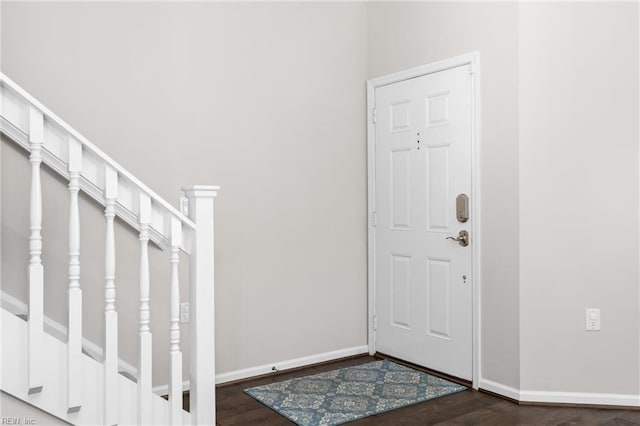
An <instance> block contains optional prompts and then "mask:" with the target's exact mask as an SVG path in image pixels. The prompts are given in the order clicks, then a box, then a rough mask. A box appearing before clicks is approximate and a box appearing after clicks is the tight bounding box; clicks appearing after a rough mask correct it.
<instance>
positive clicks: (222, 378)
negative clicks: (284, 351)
mask: <svg viewBox="0 0 640 426" xmlns="http://www.w3.org/2000/svg"><path fill="white" fill-rule="evenodd" d="M368 352H369V348H368V346H367V345H362V346H355V347H352V348H346V349H339V350H337V351H331V352H325V353H321V354H316V355H309V356H305V357H301V358H295V359H290V360H287V361H277V362H273V363H270V364H265V365H260V366H258V367H250V368H243V369H242V370H236V371H229V372H227V373H222V374H218V375H216V384H221V383H226V382H232V381H234V380H241V379H246V378H249V377H254V376H260V375H263V374H268V373H272V372H273V367H275V368H276V370H278V371H282V370H289V369H291V368H297V367H304V366H307V365H311V364H317V363H320V362H325V361H332V360H334V359H339V358H345V357H348V356H353V355H364V354H367V353H368Z"/></svg>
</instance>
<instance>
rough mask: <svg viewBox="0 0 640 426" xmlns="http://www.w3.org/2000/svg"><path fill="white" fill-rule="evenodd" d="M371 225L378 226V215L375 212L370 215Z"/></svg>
mask: <svg viewBox="0 0 640 426" xmlns="http://www.w3.org/2000/svg"><path fill="white" fill-rule="evenodd" d="M371 224H372V225H373V226H374V227H375V226H376V225H377V224H378V214H377V213H376V212H373V213H371Z"/></svg>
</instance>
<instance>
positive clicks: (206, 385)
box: [183, 186, 220, 425]
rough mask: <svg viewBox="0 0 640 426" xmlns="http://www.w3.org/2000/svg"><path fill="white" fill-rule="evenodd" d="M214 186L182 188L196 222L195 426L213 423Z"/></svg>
mask: <svg viewBox="0 0 640 426" xmlns="http://www.w3.org/2000/svg"><path fill="white" fill-rule="evenodd" d="M219 189H220V188H219V187H217V186H191V187H187V188H183V191H184V193H185V195H186V197H187V199H188V201H189V204H188V209H189V218H190V219H191V220H192V221H193V222H194V223H195V225H196V230H195V232H194V233H193V238H192V247H191V256H190V259H189V262H190V263H189V275H190V294H189V305H190V315H191V339H190V340H191V347H190V361H191V368H190V372H189V380H190V390H189V397H190V407H191V419H192V424H194V425H214V424H215V401H216V399H215V377H216V375H215V368H216V362H215V314H214V267H213V258H214V256H213V252H214V244H213V241H214V240H213V235H214V226H213V222H214V220H213V216H214V208H213V207H214V200H215V198H216V195H217V194H218V191H219Z"/></svg>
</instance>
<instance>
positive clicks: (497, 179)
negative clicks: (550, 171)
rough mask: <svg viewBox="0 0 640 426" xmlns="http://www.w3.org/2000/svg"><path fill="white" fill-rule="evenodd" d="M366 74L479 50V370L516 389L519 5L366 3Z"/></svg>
mask: <svg viewBox="0 0 640 426" xmlns="http://www.w3.org/2000/svg"><path fill="white" fill-rule="evenodd" d="M368 11H369V57H368V64H369V65H368V76H369V77H370V78H372V77H378V76H380V75H384V74H389V73H393V72H396V71H400V70H402V69H406V68H410V67H414V66H417V65H421V64H427V63H429V62H434V61H437V60H440V59H445V58H448V57H451V56H455V55H460V54H463V53H467V52H471V51H474V50H478V51H480V54H481V62H482V64H481V91H482V94H481V97H482V104H481V108H482V113H481V114H482V134H481V137H482V150H481V154H480V157H481V163H482V166H481V167H482V170H481V182H482V207H481V208H482V215H483V217H482V242H483V248H482V307H481V309H482V367H481V369H482V375H483V377H485V378H488V379H491V380H494V381H497V382H499V383H503V384H508V385H510V386H514V387H518V384H519V356H520V354H519V340H518V300H519V299H518V298H519V296H518V274H519V260H518V256H519V255H518V244H517V235H518V230H519V218H518V5H517V4H516V3H507V2H501V3H479V2H473V3H463V2H451V3H440V2H411V3H395V2H394V3H391V2H389V3H371V4H370V5H369V9H368Z"/></svg>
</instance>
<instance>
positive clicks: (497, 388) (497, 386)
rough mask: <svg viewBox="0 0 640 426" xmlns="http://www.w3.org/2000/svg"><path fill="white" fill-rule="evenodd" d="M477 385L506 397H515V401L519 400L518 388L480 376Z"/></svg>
mask: <svg viewBox="0 0 640 426" xmlns="http://www.w3.org/2000/svg"><path fill="white" fill-rule="evenodd" d="M478 387H479V388H480V389H484V390H487V391H489V392H492V393H495V394H498V395H501V396H504V397H507V398H511V399H515V400H516V401H519V400H520V391H519V390H518V389H516V388H513V387H511V386H507V385H503V384H502V383H498V382H494V381H493V380H488V379H483V378H481V379H480V385H479V386H478Z"/></svg>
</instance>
